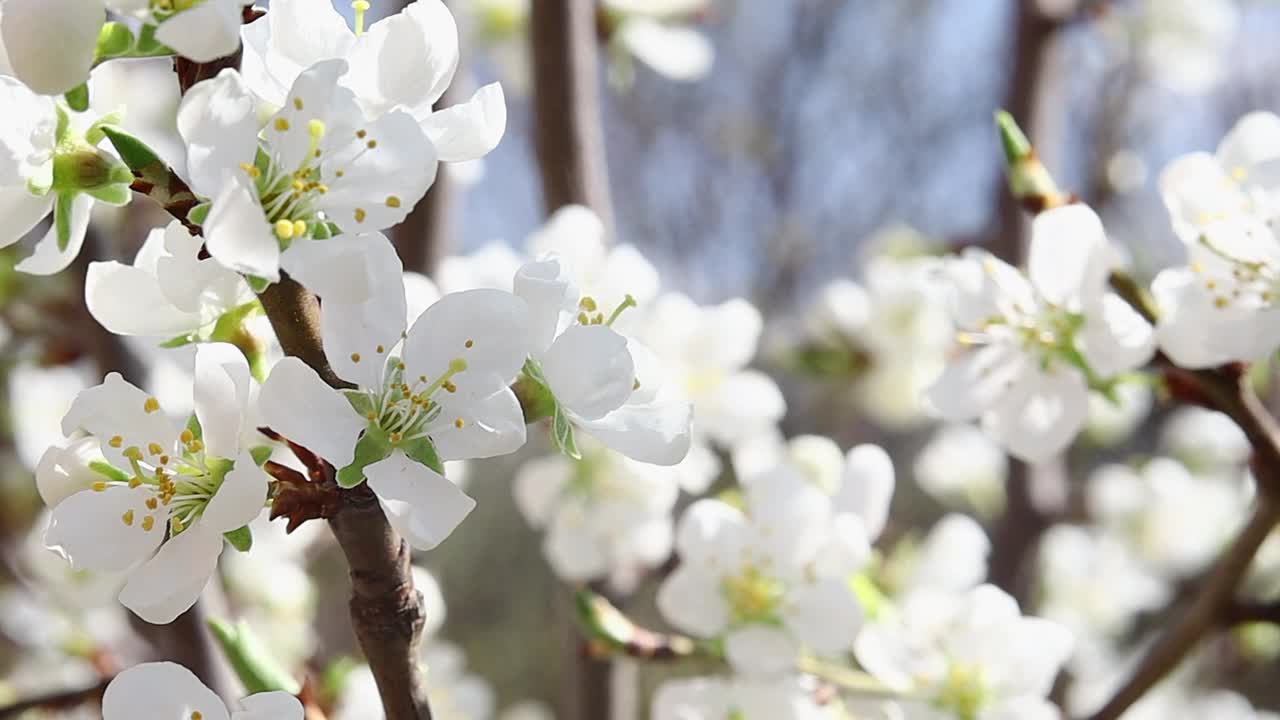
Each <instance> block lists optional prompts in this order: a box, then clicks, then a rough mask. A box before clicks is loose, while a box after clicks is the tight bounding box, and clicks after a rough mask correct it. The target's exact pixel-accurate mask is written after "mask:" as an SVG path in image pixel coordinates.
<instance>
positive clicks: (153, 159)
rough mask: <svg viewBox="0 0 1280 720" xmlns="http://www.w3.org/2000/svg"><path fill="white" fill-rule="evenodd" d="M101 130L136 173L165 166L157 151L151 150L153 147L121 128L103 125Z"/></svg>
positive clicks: (125, 162)
mask: <svg viewBox="0 0 1280 720" xmlns="http://www.w3.org/2000/svg"><path fill="white" fill-rule="evenodd" d="M101 130H102V134H103V135H106V136H107V139H108V140H110V141H111V145H112V147H114V148H115V149H116V154H118V155H119V156H120V159H121V160H123V161H124V164H125V165H128V166H129V169H130V170H132V171H134V172H135V173H137V172H142V171H143V170H149V169H154V168H156V167H157V166H158V167H164V166H165V163H164V160H162V159H160V156H159V155H157V154H156V151H155V150H152V149H151V146H149V145H147V144H146V143H145V142H143V141H141V140H139V139H138V138H136V137H134V136H133V135H130V134H129V133H127V132H125V131H124V130H122V129H120V128H119V127H116V126H114V125H103V126H102V127H101Z"/></svg>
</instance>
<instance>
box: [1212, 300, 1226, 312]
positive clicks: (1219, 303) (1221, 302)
mask: <svg viewBox="0 0 1280 720" xmlns="http://www.w3.org/2000/svg"><path fill="white" fill-rule="evenodd" d="M1227 303H1228V300H1227V299H1226V298H1224V297H1216V298H1214V299H1213V304H1214V306H1215V307H1217V308H1218V309H1219V310H1221V309H1222V308H1224V307H1226V306H1227Z"/></svg>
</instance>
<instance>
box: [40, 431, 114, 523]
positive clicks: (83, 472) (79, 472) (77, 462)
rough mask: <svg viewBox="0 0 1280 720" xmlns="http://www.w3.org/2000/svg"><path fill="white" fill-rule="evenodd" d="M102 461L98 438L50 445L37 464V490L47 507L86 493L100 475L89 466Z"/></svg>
mask: <svg viewBox="0 0 1280 720" xmlns="http://www.w3.org/2000/svg"><path fill="white" fill-rule="evenodd" d="M101 459H102V451H101V450H99V449H98V439H97V438H95V437H93V436H88V437H82V438H80V439H78V440H68V441H66V442H65V443H63V444H59V445H51V446H49V447H48V448H47V449H46V450H45V451H44V454H43V455H41V456H40V462H39V463H37V464H36V490H37V491H39V493H40V499H41V500H43V501H44V504H45V505H47V506H49V507H54V506H56V505H58V504H59V503H61V502H62V501H63V500H66V499H67V498H69V497H71V496H72V495H74V494H76V493H78V492H80V491H81V490H88V489H89V487H90V486H91V485H93V483H95V482H97V481H99V480H101V479H102V476H101V475H99V474H97V473H96V472H94V471H92V470H90V469H89V463H90V462H93V461H94V460H101Z"/></svg>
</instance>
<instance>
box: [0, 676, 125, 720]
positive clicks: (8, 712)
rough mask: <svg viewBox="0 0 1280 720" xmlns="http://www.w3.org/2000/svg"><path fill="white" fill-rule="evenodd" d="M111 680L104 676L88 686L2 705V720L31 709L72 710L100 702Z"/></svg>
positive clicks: (0, 711)
mask: <svg viewBox="0 0 1280 720" xmlns="http://www.w3.org/2000/svg"><path fill="white" fill-rule="evenodd" d="M110 682H111V678H103V679H102V680H99V681H98V682H97V683H95V684H93V685H90V686H88V687H82V688H76V689H74V690H59V691H57V692H53V693H49V694H47V695H38V696H36V697H32V698H27V699H26V700H19V701H17V702H15V703H11V704H9V705H5V706H4V707H0V720H16V719H17V718H19V717H22V715H23V714H24V713H26V712H29V711H31V710H70V709H72V708H76V707H79V706H81V705H84V704H86V703H91V702H100V701H101V700H102V694H103V693H105V692H106V691H107V685H108V684H110Z"/></svg>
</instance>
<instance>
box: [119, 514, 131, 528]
mask: <svg viewBox="0 0 1280 720" xmlns="http://www.w3.org/2000/svg"><path fill="white" fill-rule="evenodd" d="M120 520H121V521H123V522H124V524H125V525H130V526H132V525H133V511H132V510H125V511H124V514H123V515H121V516H120Z"/></svg>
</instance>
